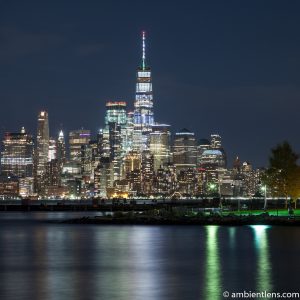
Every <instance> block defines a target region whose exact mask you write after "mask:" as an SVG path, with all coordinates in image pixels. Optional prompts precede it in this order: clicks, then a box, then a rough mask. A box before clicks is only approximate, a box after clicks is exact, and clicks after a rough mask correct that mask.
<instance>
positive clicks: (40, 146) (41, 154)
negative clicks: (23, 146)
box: [35, 111, 49, 193]
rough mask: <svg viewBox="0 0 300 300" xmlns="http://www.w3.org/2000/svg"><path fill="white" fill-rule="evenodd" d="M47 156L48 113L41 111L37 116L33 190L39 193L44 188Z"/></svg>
mask: <svg viewBox="0 0 300 300" xmlns="http://www.w3.org/2000/svg"><path fill="white" fill-rule="evenodd" d="M48 156H49V120H48V113H47V112H46V111H41V112H40V113H39V115H38V127H37V140H36V168H35V190H36V192H38V193H39V192H41V191H42V190H43V188H44V186H45V174H46V166H47V162H48Z"/></svg>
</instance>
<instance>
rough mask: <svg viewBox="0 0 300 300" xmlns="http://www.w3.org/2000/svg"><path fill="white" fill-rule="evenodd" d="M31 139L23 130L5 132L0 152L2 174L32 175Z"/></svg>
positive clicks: (32, 151)
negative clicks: (0, 151)
mask: <svg viewBox="0 0 300 300" xmlns="http://www.w3.org/2000/svg"><path fill="white" fill-rule="evenodd" d="M33 153H34V150H33V139H32V136H31V135H30V134H28V133H26V132H25V129H24V127H23V128H22V129H21V132H20V133H19V132H18V133H11V132H7V133H6V134H5V136H4V140H3V150H2V153H1V171H2V174H4V175H7V176H9V175H14V176H17V177H32V176H33Z"/></svg>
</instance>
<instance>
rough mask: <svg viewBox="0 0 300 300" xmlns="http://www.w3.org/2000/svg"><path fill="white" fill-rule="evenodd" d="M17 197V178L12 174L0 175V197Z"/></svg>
mask: <svg viewBox="0 0 300 300" xmlns="http://www.w3.org/2000/svg"><path fill="white" fill-rule="evenodd" d="M18 197H19V178H18V177H17V176H13V175H11V176H7V175H0V199H16V198H18Z"/></svg>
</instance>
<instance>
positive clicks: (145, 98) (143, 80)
mask: <svg viewBox="0 0 300 300" xmlns="http://www.w3.org/2000/svg"><path fill="white" fill-rule="evenodd" d="M145 40H146V35H145V32H143V34H142V45H143V46H142V50H143V51H142V62H141V65H140V66H139V68H138V70H137V82H136V94H135V102H134V140H133V148H134V150H138V151H140V150H145V149H147V148H148V137H149V133H150V132H151V130H152V125H153V124H154V115H153V93H152V79H151V69H150V67H149V66H148V65H147V63H146V51H145Z"/></svg>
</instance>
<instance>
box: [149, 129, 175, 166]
mask: <svg viewBox="0 0 300 300" xmlns="http://www.w3.org/2000/svg"><path fill="white" fill-rule="evenodd" d="M170 136H171V133H170V125H166V124H156V125H153V126H152V132H151V133H150V138H149V150H150V152H151V153H152V154H153V157H154V170H155V171H157V170H158V169H159V168H161V167H163V166H164V165H166V164H167V163H169V162H170Z"/></svg>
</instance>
